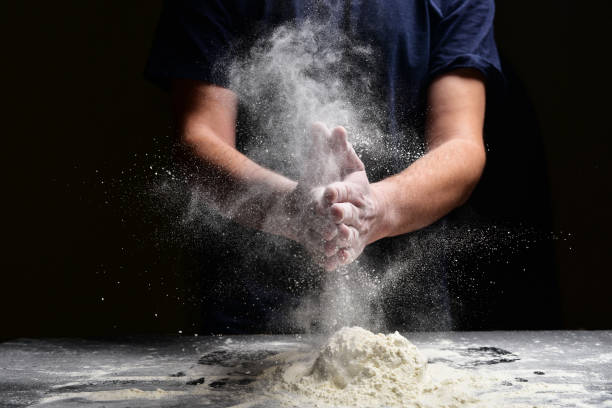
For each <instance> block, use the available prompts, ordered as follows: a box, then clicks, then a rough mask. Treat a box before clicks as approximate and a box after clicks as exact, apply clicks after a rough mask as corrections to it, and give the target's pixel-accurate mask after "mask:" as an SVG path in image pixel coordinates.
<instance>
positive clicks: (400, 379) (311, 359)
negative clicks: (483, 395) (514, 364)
mask: <svg viewBox="0 0 612 408" xmlns="http://www.w3.org/2000/svg"><path fill="white" fill-rule="evenodd" d="M276 359H277V362H278V363H279V364H278V365H277V366H276V367H275V368H273V369H271V370H269V371H268V372H266V373H265V374H264V376H265V377H267V378H268V380H269V382H268V384H269V385H268V387H269V391H271V393H272V394H273V395H275V396H276V397H277V398H279V399H281V400H282V401H283V402H285V403H287V404H288V405H295V406H317V407H326V406H333V407H338V406H340V407H405V408H411V407H415V408H416V407H419V408H425V407H432V408H434V407H435V408H440V407H477V406H481V405H480V404H479V403H480V401H479V399H478V398H476V397H475V393H474V392H472V391H474V390H475V389H476V388H478V379H477V378H474V377H473V376H472V375H471V374H469V373H465V372H464V371H460V370H456V369H453V368H450V367H447V366H443V365H438V364H427V359H426V358H425V357H424V356H423V355H422V354H421V353H420V352H419V350H418V349H417V348H416V346H414V345H413V344H412V343H410V342H409V341H408V340H407V339H406V338H404V337H403V336H402V335H400V334H399V333H398V332H395V333H393V334H389V335H384V334H374V333H372V332H370V331H367V330H365V329H362V328H360V327H351V328H348V327H345V328H343V329H341V330H339V331H338V332H336V333H335V334H334V335H332V336H331V338H329V340H328V341H327V343H326V344H324V345H323V346H322V347H321V348H320V350H318V351H315V352H312V353H302V354H299V353H298V354H296V353H293V354H285V355H278V356H276ZM279 396H280V397H279Z"/></svg>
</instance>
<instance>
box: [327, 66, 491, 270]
mask: <svg viewBox="0 0 612 408" xmlns="http://www.w3.org/2000/svg"><path fill="white" fill-rule="evenodd" d="M428 104H429V106H430V109H429V111H428V120H427V129H426V141H427V153H426V154H425V155H423V156H422V157H421V158H419V159H418V160H417V161H415V162H414V163H413V164H412V165H411V166H409V167H408V168H406V169H405V170H404V171H402V172H401V173H399V174H397V175H394V176H392V177H389V178H387V179H384V180H382V181H380V182H378V183H373V184H369V185H368V184H367V179H366V178H365V176H364V175H360V174H357V173H356V174H355V176H354V177H355V180H356V182H354V183H333V184H331V185H330V186H328V187H327V189H326V192H325V195H326V197H328V199H329V200H330V201H331V202H333V203H335V204H333V205H332V216H333V217H334V220H335V221H336V222H342V223H345V224H346V225H349V226H350V227H352V229H353V233H352V235H351V239H350V240H351V244H350V245H348V246H347V247H346V248H345V249H344V250H342V249H340V250H338V248H336V250H338V254H336V255H331V254H333V253H334V248H332V246H333V242H332V243H330V245H329V246H328V248H327V249H328V253H327V255H328V256H331V257H333V256H335V257H336V260H335V262H336V264H337V265H340V264H346V263H349V262H351V261H352V260H353V259H355V258H356V257H357V256H359V254H360V253H361V251H362V250H363V248H364V247H365V245H367V244H370V243H372V242H374V241H376V240H378V239H381V238H384V237H389V236H395V235H400V234H405V233H408V232H411V231H414V230H417V229H419V228H422V227H425V226H427V225H429V224H432V223H433V222H435V221H436V220H438V219H439V218H441V217H442V216H444V215H446V214H447V213H449V212H450V211H451V210H453V209H454V208H456V207H458V206H459V205H461V204H463V203H464V202H465V201H466V200H467V199H468V197H469V195H470V194H471V192H472V190H473V189H474V187H475V186H476V183H477V182H478V180H479V179H480V176H481V174H482V171H483V168H484V165H485V150H484V142H483V133H482V132H483V123H484V111H485V86H484V82H483V78H482V75H481V74H480V73H479V72H478V71H476V70H472V69H460V70H456V71H453V72H451V73H448V74H445V75H442V76H440V77H439V78H437V79H436V80H434V81H433V82H432V84H431V85H430V87H429V91H428ZM364 179H365V182H364ZM337 247H340V248H342V247H341V246H337ZM328 263H330V264H331V263H333V261H329V262H328ZM337 265H336V266H337ZM330 268H332V269H333V266H330Z"/></svg>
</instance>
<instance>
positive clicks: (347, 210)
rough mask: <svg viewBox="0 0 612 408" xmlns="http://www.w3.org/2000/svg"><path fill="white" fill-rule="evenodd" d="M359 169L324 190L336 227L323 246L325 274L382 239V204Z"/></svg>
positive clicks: (351, 260) (347, 262)
mask: <svg viewBox="0 0 612 408" xmlns="http://www.w3.org/2000/svg"><path fill="white" fill-rule="evenodd" d="M373 187H374V186H373V185H371V184H370V182H369V181H368V177H367V175H366V172H365V168H364V167H363V163H362V164H361V169H360V170H357V171H354V172H352V173H350V174H349V175H347V176H346V177H345V178H344V180H343V181H341V182H335V183H331V184H329V185H328V186H326V187H325V189H324V191H323V197H324V200H325V202H326V203H327V205H329V215H330V218H331V220H332V221H333V222H334V223H335V224H336V225H337V226H338V233H337V235H336V237H334V238H333V239H331V240H327V241H326V243H325V256H326V259H325V262H324V267H325V269H327V270H330V271H331V270H334V269H336V268H338V267H339V266H342V265H347V264H349V263H351V262H353V261H354V260H355V259H357V258H358V257H359V255H361V252H362V251H363V249H364V248H365V247H366V245H368V244H370V243H371V242H374V241H376V240H377V239H379V238H381V237H382V236H384V232H383V230H384V225H385V222H384V216H385V211H384V207H385V205H384V200H383V197H382V196H381V195H380V194H377V191H376V189H375V188H373Z"/></svg>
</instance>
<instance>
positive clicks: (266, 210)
mask: <svg viewBox="0 0 612 408" xmlns="http://www.w3.org/2000/svg"><path fill="white" fill-rule="evenodd" d="M172 100H173V105H174V111H175V118H176V125H177V130H178V132H179V135H180V137H181V141H182V143H183V144H184V145H185V146H187V147H188V148H189V149H190V150H191V151H192V153H193V155H194V156H195V157H196V158H197V159H198V161H199V164H200V165H201V167H202V168H203V169H202V172H201V175H202V177H201V181H202V183H203V187H204V189H205V191H206V193H207V194H208V195H209V196H210V198H211V199H212V204H213V205H214V206H215V207H217V208H218V209H219V211H220V212H221V213H222V214H224V215H226V216H228V217H229V218H232V219H233V220H235V221H237V222H240V223H241V224H244V225H247V226H250V227H253V228H256V229H266V228H274V227H275V226H276V227H279V228H278V230H274V231H268V232H273V233H276V234H279V235H284V234H286V233H287V232H288V231H287V230H286V229H284V228H282V227H281V226H279V225H278V224H277V223H267V222H266V221H267V217H268V216H270V213H271V211H272V209H273V208H275V207H277V206H278V204H279V202H280V201H281V200H282V199H283V198H284V197H285V196H287V195H288V194H289V193H290V192H291V191H293V190H294V189H295V187H296V185H297V183H296V182H295V181H292V180H289V179H287V178H286V177H283V176H281V175H279V174H277V173H274V172H273V171H270V170H268V169H266V168H264V167H261V166H259V165H258V164H257V163H255V162H253V161H252V160H250V159H249V158H248V157H246V156H245V155H243V154H242V153H240V152H239V151H238V150H236V147H235V146H236V131H235V129H236V115H237V106H238V102H237V96H236V95H235V94H234V93H233V92H232V91H230V90H228V89H225V88H222V87H219V86H215V85H211V84H206V83H202V82H198V81H190V80H175V81H174V83H173V87H172Z"/></svg>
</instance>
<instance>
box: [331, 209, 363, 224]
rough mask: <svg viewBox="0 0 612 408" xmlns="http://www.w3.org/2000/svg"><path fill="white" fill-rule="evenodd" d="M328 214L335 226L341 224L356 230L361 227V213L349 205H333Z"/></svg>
mask: <svg viewBox="0 0 612 408" xmlns="http://www.w3.org/2000/svg"><path fill="white" fill-rule="evenodd" d="M329 213H330V215H331V217H332V220H333V221H334V222H335V223H336V224H340V223H343V224H346V225H350V226H351V227H355V228H357V229H359V227H361V224H362V222H361V211H360V210H359V208H357V207H356V206H355V205H353V204H351V203H335V204H333V205H332V206H331V208H330V209H329Z"/></svg>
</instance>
